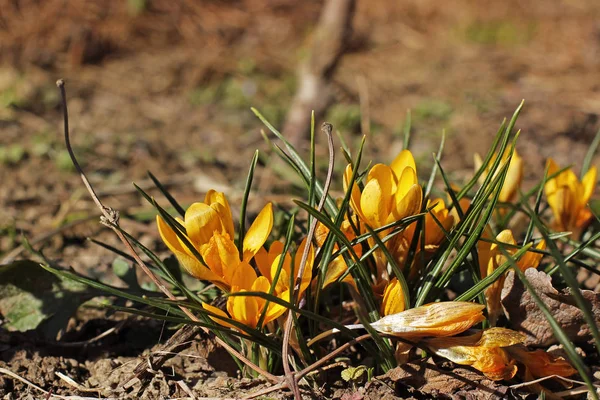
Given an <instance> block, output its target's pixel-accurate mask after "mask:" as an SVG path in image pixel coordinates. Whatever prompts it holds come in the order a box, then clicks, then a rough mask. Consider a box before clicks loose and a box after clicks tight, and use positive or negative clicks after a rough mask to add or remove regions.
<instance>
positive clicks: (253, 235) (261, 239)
mask: <svg viewBox="0 0 600 400" xmlns="http://www.w3.org/2000/svg"><path fill="white" fill-rule="evenodd" d="M271 229H273V204H272V203H267V205H265V206H264V208H263V209H262V210H261V211H260V213H259V214H258V215H257V216H256V219H255V220H254V222H253V223H252V226H250V229H248V232H246V235H245V236H244V260H246V261H249V260H250V259H251V258H252V257H254V255H255V254H256V252H257V251H258V249H260V248H261V247H262V246H263V245H264V244H265V242H266V241H267V238H268V237H269V235H270V234H271Z"/></svg>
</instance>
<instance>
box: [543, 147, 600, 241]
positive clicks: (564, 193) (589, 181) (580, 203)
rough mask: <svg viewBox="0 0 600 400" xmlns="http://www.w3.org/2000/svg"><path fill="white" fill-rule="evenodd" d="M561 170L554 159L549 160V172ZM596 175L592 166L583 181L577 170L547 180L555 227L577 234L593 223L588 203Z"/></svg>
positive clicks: (545, 188) (547, 193)
mask: <svg viewBox="0 0 600 400" xmlns="http://www.w3.org/2000/svg"><path fill="white" fill-rule="evenodd" d="M559 170H560V168H559V167H558V165H557V164H556V163H555V162H554V160H552V159H551V158H550V159H548V175H552V174H555V173H556V172H558V171H559ZM596 175H597V170H596V167H595V166H592V167H591V168H590V169H589V170H588V171H587V172H586V174H585V175H584V176H583V179H582V180H581V182H580V181H579V179H577V176H576V175H575V173H574V172H573V171H571V170H570V169H567V170H565V171H563V172H561V173H560V174H558V175H557V176H556V177H554V178H552V179H550V180H549V181H548V182H546V184H545V185H544V190H545V192H546V198H547V199H548V204H549V205H550V208H552V212H553V214H554V225H555V227H556V229H558V230H561V231H573V232H575V233H576V234H578V233H579V232H580V230H581V229H583V228H585V226H586V225H587V224H588V223H589V222H590V220H591V218H592V213H591V211H590V210H589V208H588V207H587V203H588V201H589V200H590V198H591V197H592V194H593V193H594V188H595V186H596Z"/></svg>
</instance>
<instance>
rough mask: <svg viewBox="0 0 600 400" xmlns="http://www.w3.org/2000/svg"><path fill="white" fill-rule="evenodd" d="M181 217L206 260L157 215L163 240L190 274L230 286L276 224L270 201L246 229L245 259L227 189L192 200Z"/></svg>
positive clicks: (185, 232)
mask: <svg viewBox="0 0 600 400" xmlns="http://www.w3.org/2000/svg"><path fill="white" fill-rule="evenodd" d="M178 221H179V223H180V224H181V225H182V227H183V228H184V232H182V233H183V234H184V235H185V236H186V237H187V239H188V241H189V242H190V243H191V244H192V245H193V246H194V248H195V249H196V250H197V251H198V253H199V254H200V255H201V256H202V258H203V259H204V260H203V261H204V262H202V261H201V260H198V258H197V257H196V256H195V255H194V254H193V252H192V251H191V250H190V249H189V248H188V247H187V246H186V245H185V244H184V243H183V242H182V241H181V240H180V239H179V237H178V236H177V234H176V233H175V232H174V231H173V229H171V227H170V226H169V225H168V224H167V223H166V222H165V221H164V220H163V219H162V218H161V217H160V216H157V217H156V223H157V225H158V231H159V233H160V236H161V238H162V240H163V242H165V244H166V245H167V247H168V248H169V249H170V250H171V251H172V252H173V254H175V256H176V257H177V259H178V260H179V263H180V264H181V266H182V267H183V268H184V269H185V270H186V271H187V272H188V273H189V274H190V275H192V276H194V277H196V278H198V279H202V280H208V281H211V282H213V283H215V284H216V285H218V286H219V287H221V288H223V289H226V290H228V289H229V288H230V287H231V281H232V277H233V273H234V271H235V270H236V268H237V266H238V264H240V263H242V262H245V263H248V262H249V261H250V260H251V259H252V257H253V256H254V255H255V254H256V253H257V252H258V251H259V250H260V249H261V248H262V246H263V245H264V243H265V241H266V240H267V238H268V237H269V234H270V233H271V229H272V227H273V206H272V204H271V203H268V204H267V205H266V206H265V207H264V208H263V209H262V211H261V212H260V213H259V214H258V216H257V217H256V219H255V220H254V222H253V224H252V225H251V226H250V229H248V232H246V235H245V236H244V243H243V246H244V248H243V259H242V260H240V255H239V250H238V248H237V247H236V245H235V243H234V242H233V237H234V231H233V220H232V217H231V209H230V207H229V203H228V202H227V199H226V198H225V195H224V194H223V193H220V192H215V191H214V190H211V191H209V192H208V193H207V194H206V198H205V200H204V202H203V203H194V204H192V205H191V206H190V207H189V208H188V209H187V211H186V212H185V217H184V220H183V221H182V220H180V219H178Z"/></svg>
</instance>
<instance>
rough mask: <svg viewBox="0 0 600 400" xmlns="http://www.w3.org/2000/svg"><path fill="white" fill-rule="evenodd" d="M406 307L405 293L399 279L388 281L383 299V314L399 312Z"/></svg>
mask: <svg viewBox="0 0 600 400" xmlns="http://www.w3.org/2000/svg"><path fill="white" fill-rule="evenodd" d="M405 309H406V304H404V293H403V292H402V286H401V285H400V282H399V281H398V279H396V278H394V279H392V280H391V281H390V283H388V285H387V286H386V287H385V291H384V292H383V300H382V301H381V315H383V316H387V315H392V314H398V313H400V312H402V311H404V310H405Z"/></svg>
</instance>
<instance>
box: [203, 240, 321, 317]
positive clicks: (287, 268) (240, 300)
mask: <svg viewBox="0 0 600 400" xmlns="http://www.w3.org/2000/svg"><path fill="white" fill-rule="evenodd" d="M305 246H306V240H304V241H303V242H302V243H301V244H300V246H299V248H298V250H297V254H296V257H295V259H294V262H293V263H292V257H291V256H290V255H289V254H287V253H286V254H283V248H284V245H283V243H281V242H273V244H272V245H271V247H270V248H269V251H268V252H267V251H266V250H265V249H264V248H262V247H261V248H260V249H259V251H258V252H257V254H256V256H255V257H254V261H255V262H256V266H257V267H258V270H259V271H260V273H261V276H257V275H256V272H255V271H254V269H253V268H252V267H251V266H250V265H249V264H248V263H246V262H242V263H240V264H239V265H238V268H237V269H236V270H235V271H234V273H233V276H232V280H231V292H232V293H236V292H244V291H249V292H263V293H269V291H270V290H271V286H272V285H273V284H274V290H273V295H274V296H277V297H279V298H280V299H282V300H284V301H288V302H289V301H290V297H291V287H290V284H291V283H292V282H295V280H296V279H295V278H296V274H297V271H299V268H300V261H301V258H302V256H301V255H302V252H303V251H304V247H305ZM281 257H284V259H283V265H282V268H281V270H280V272H279V276H278V278H277V281H276V282H275V283H273V282H274V279H275V277H276V273H277V269H278V268H279V263H280V261H281ZM314 259H315V254H314V249H313V247H312V246H311V247H310V249H309V253H308V258H307V261H306V267H305V269H304V275H303V277H302V280H301V283H300V290H299V292H298V296H301V295H302V294H303V293H304V291H305V290H306V288H307V287H308V285H309V283H310V280H311V277H312V267H313V264H314ZM292 264H293V266H292ZM292 277H293V280H290V278H292ZM266 302H267V301H266V300H265V299H263V298H261V297H255V296H230V297H229V298H228V299H227V312H228V314H229V315H227V314H226V313H225V312H224V311H222V310H220V309H218V308H216V307H214V306H211V305H209V304H206V303H203V307H204V308H205V309H207V310H209V311H211V312H213V313H215V314H217V315H220V316H223V317H229V318H231V319H234V320H236V321H238V322H241V323H243V324H244V325H246V326H249V327H251V328H255V327H258V326H257V325H258V322H259V321H260V318H261V315H262V312H263V309H264V307H265V304H266ZM286 310H287V308H286V307H284V306H282V305H278V304H275V303H273V302H270V303H269V306H268V308H267V311H266V314H265V317H264V318H263V323H262V326H264V325H266V324H268V323H269V322H271V321H273V320H275V319H276V318H278V317H280V316H281V315H282V314H283V313H284V312H285V311H286ZM213 320H214V321H215V322H217V323H219V324H221V325H224V326H228V327H232V325H231V324H229V323H227V322H226V321H223V320H221V319H218V318H213ZM259 328H260V327H259Z"/></svg>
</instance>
